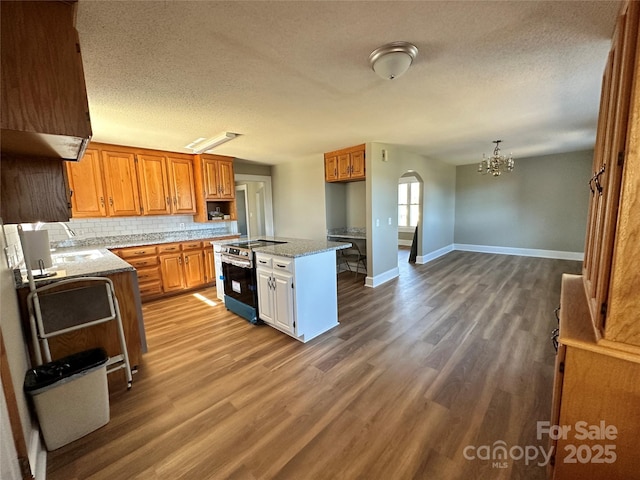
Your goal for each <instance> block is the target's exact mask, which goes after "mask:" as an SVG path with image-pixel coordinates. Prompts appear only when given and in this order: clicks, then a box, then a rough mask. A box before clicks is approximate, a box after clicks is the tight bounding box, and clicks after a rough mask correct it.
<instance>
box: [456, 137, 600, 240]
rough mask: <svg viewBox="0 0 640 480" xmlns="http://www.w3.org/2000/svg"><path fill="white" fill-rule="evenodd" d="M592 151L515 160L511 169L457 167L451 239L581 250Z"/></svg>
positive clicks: (472, 166)
mask: <svg viewBox="0 0 640 480" xmlns="http://www.w3.org/2000/svg"><path fill="white" fill-rule="evenodd" d="M592 161H593V151H592V150H586V151H579V152H569V153H563V154H555V155H545V156H541V157H535V158H522V159H516V166H515V169H514V171H513V172H512V173H509V174H503V175H501V176H499V177H492V176H491V175H480V174H478V173H477V171H476V168H477V166H476V165H463V166H459V167H457V172H456V225H455V243H456V244H467V245H469V244H471V245H482V246H497V247H510V248H523V249H538V250H552V251H563V252H583V251H584V239H585V231H586V222H587V210H588V202H589V189H588V188H587V182H588V180H589V178H590V176H591V165H592Z"/></svg>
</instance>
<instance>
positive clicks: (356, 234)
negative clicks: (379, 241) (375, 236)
mask: <svg viewBox="0 0 640 480" xmlns="http://www.w3.org/2000/svg"><path fill="white" fill-rule="evenodd" d="M327 237H332V238H353V239H355V240H366V239H367V232H366V230H365V229H364V228H354V227H346V228H334V229H331V230H327Z"/></svg>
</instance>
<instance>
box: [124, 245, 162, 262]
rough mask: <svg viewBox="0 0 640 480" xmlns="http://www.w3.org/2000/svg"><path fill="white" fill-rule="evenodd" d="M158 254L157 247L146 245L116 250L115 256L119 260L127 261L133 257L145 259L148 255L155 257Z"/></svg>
mask: <svg viewBox="0 0 640 480" xmlns="http://www.w3.org/2000/svg"><path fill="white" fill-rule="evenodd" d="M114 253H115V252H114ZM157 253H158V247H156V246H154V245H146V246H140V247H127V248H121V249H119V250H118V253H117V255H118V256H119V257H120V258H124V259H125V260H128V259H129V258H135V257H146V256H149V255H156V254H157Z"/></svg>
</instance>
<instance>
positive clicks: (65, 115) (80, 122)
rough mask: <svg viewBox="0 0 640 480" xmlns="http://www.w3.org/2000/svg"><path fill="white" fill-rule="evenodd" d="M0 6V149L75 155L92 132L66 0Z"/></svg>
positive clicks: (71, 10)
mask: <svg viewBox="0 0 640 480" xmlns="http://www.w3.org/2000/svg"><path fill="white" fill-rule="evenodd" d="M0 8H1V13H0V18H1V21H2V25H1V28H0V31H1V34H2V39H1V44H2V50H1V57H2V65H1V70H2V83H1V85H2V87H1V91H2V95H1V100H0V103H1V104H2V109H1V117H2V134H1V135H0V138H1V141H2V151H3V152H11V153H15V154H22V155H29V156H32V157H33V156H36V157H48V158H64V159H70V160H78V159H79V158H81V157H82V154H83V152H84V149H85V147H86V144H87V143H88V141H89V139H90V138H91V134H92V133H91V123H90V120H89V106H88V102H87V92H86V87H85V82H84V72H83V69H82V58H81V55H80V45H79V41H78V33H77V31H76V29H75V27H74V6H73V4H72V2H57V1H49V2H45V1H39V2H0ZM5 220H6V219H5Z"/></svg>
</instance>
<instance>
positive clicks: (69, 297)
mask: <svg viewBox="0 0 640 480" xmlns="http://www.w3.org/2000/svg"><path fill="white" fill-rule="evenodd" d="M27 305H28V308H29V323H30V326H31V340H32V342H33V350H34V354H35V357H36V362H37V363H38V365H42V363H43V356H44V361H45V362H50V361H51V351H50V350H49V342H48V339H49V338H51V337H55V336H57V335H62V334H64V333H68V332H73V331H75V330H79V329H81V328H87V327H91V326H93V325H98V324H100V323H104V322H109V321H112V320H115V321H116V325H117V331H118V333H117V334H118V340H119V343H120V348H121V352H122V353H120V354H118V355H115V356H113V357H110V358H109V360H108V361H107V373H112V372H115V371H117V370H120V369H124V371H125V375H126V379H127V388H131V383H132V377H131V365H130V364H129V354H128V353H127V344H126V341H125V337H124V329H123V327H122V319H121V318H120V308H119V306H118V299H117V298H116V295H115V293H114V288H113V282H112V281H111V280H110V279H109V278H105V277H79V278H71V279H68V280H62V281H59V282H55V283H52V284H50V285H46V286H44V287H39V288H36V289H35V290H34V291H32V292H31V293H29V295H28V297H27ZM43 354H44V355H43Z"/></svg>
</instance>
